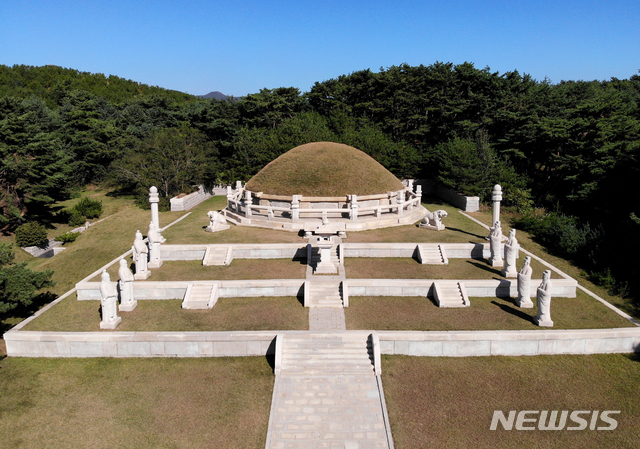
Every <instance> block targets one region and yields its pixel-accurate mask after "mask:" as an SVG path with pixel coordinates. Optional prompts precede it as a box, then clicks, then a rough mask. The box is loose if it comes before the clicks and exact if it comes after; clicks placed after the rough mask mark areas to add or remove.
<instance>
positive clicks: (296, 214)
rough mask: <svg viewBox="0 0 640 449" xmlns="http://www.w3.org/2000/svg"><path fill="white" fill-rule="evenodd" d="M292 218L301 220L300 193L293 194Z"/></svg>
mask: <svg viewBox="0 0 640 449" xmlns="http://www.w3.org/2000/svg"><path fill="white" fill-rule="evenodd" d="M291 218H292V219H293V221H298V220H300V195H293V199H292V200H291Z"/></svg>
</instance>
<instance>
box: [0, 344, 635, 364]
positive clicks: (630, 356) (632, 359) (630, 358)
mask: <svg viewBox="0 0 640 449" xmlns="http://www.w3.org/2000/svg"><path fill="white" fill-rule="evenodd" d="M633 350H634V351H635V352H634V353H633V354H625V355H624V356H625V357H626V358H628V359H629V360H631V361H632V362H638V363H640V344H638V345H635V346H634V348H633ZM0 360H1V359H0Z"/></svg>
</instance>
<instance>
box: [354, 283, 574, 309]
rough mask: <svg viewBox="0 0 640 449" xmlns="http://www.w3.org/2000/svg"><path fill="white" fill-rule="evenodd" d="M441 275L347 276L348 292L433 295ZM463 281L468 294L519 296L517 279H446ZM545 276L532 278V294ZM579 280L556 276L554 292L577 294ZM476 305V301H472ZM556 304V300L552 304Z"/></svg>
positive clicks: (564, 295)
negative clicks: (413, 276) (370, 277)
mask: <svg viewBox="0 0 640 449" xmlns="http://www.w3.org/2000/svg"><path fill="white" fill-rule="evenodd" d="M441 280H442V279H348V281H347V285H348V293H349V296H424V297H426V296H433V291H432V288H433V283H434V282H438V281H441ZM447 281H448V282H449V281H454V282H462V283H464V287H465V289H466V290H467V295H469V297H476V298H495V297H498V298H508V297H512V298H514V297H517V296H518V283H517V281H516V280H515V279H500V280H498V279H460V280H456V279H447ZM541 282H542V279H532V280H531V287H530V291H529V294H530V296H531V297H532V298H535V297H536V294H537V288H538V286H539V285H540V283H541ZM577 285H578V283H577V282H576V281H575V280H574V279H554V280H553V284H552V291H551V296H552V297H556V298H575V297H576V287H577ZM471 307H473V302H472V303H471ZM551 307H552V308H553V303H552V305H551Z"/></svg>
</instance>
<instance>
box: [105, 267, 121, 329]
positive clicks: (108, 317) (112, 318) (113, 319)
mask: <svg viewBox="0 0 640 449" xmlns="http://www.w3.org/2000/svg"><path fill="white" fill-rule="evenodd" d="M100 298H101V299H100V305H101V306H102V321H101V322H100V329H115V328H116V327H117V326H118V324H120V321H122V318H120V317H119V316H118V311H117V303H118V292H117V291H116V287H115V285H113V283H112V282H111V279H110V278H109V273H107V272H106V271H103V272H102V281H101V282H100Z"/></svg>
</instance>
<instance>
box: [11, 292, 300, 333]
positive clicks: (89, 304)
mask: <svg viewBox="0 0 640 449" xmlns="http://www.w3.org/2000/svg"><path fill="white" fill-rule="evenodd" d="M181 304H182V300H180V299H165V300H141V301H138V307H136V309H135V310H133V311H132V312H118V315H119V316H120V317H122V322H121V323H120V325H119V326H118V329H117V331H118V332H160V331H164V332H172V331H197V332H204V331H207V332H211V331H252V330H255V331H258V330H308V329H309V309H308V308H305V307H303V306H302V304H301V303H300V301H299V300H298V299H297V298H293V297H259V298H219V299H218V302H217V303H216V305H215V306H214V307H213V309H211V310H184V309H182V307H181ZM22 330H25V331H48V332H113V331H109V330H101V329H100V301H78V300H77V297H76V295H70V296H69V297H67V298H65V299H63V300H62V301H61V302H60V303H58V304H56V305H55V306H54V307H52V308H51V310H49V311H48V312H47V313H43V314H42V315H40V316H39V317H37V318H36V319H34V320H33V321H31V322H29V323H27V325H26V326H25V327H23V328H22Z"/></svg>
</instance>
